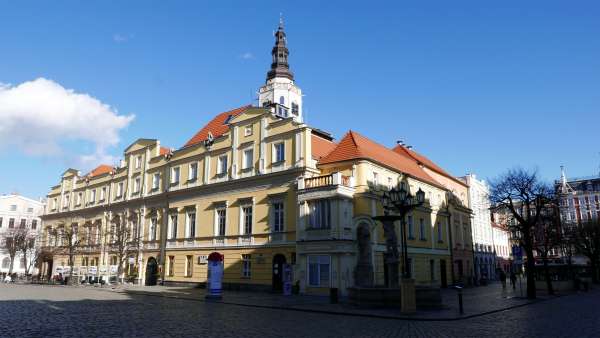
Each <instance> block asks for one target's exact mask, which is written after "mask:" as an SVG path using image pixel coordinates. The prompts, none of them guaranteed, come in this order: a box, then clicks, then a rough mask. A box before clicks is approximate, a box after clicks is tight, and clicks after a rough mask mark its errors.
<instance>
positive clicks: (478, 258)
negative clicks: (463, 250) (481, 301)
mask: <svg viewBox="0 0 600 338" xmlns="http://www.w3.org/2000/svg"><path fill="white" fill-rule="evenodd" d="M462 179H463V180H464V181H465V182H466V183H467V184H468V186H469V205H470V206H471V210H472V211H473V213H472V214H471V228H472V230H471V231H472V232H473V251H474V263H475V264H474V268H475V278H476V280H477V281H481V280H488V279H495V278H496V254H495V246H494V230H493V228H492V217H491V214H490V197H489V195H490V191H489V187H488V185H487V183H486V182H485V181H483V180H478V179H477V177H476V176H475V174H469V175H466V176H464V177H462Z"/></svg>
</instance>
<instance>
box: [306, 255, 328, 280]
mask: <svg viewBox="0 0 600 338" xmlns="http://www.w3.org/2000/svg"><path fill="white" fill-rule="evenodd" d="M330 262H331V258H330V257H329V256H324V255H323V256H322V255H314V256H313V255H310V256H308V285H309V286H318V287H328V286H329V266H330Z"/></svg>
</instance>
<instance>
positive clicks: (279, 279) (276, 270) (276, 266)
mask: <svg viewBox="0 0 600 338" xmlns="http://www.w3.org/2000/svg"><path fill="white" fill-rule="evenodd" d="M283 264H285V256H284V255H282V254H277V255H275V257H273V291H274V292H282V291H283Z"/></svg>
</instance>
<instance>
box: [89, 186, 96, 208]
mask: <svg viewBox="0 0 600 338" xmlns="http://www.w3.org/2000/svg"><path fill="white" fill-rule="evenodd" d="M94 203H96V189H92V190H91V191H90V204H94Z"/></svg>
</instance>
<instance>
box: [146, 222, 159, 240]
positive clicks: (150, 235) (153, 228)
mask: <svg viewBox="0 0 600 338" xmlns="http://www.w3.org/2000/svg"><path fill="white" fill-rule="evenodd" d="M157 222H158V219H156V217H152V218H151V219H150V228H149V229H148V240H149V241H154V240H156V225H157Z"/></svg>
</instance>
